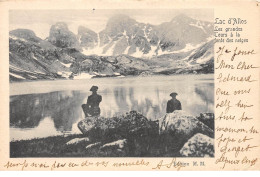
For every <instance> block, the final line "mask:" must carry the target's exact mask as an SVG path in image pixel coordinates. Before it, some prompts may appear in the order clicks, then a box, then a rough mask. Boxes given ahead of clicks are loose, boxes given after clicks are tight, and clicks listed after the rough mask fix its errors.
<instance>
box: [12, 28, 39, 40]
mask: <svg viewBox="0 0 260 177" xmlns="http://www.w3.org/2000/svg"><path fill="white" fill-rule="evenodd" d="M9 34H10V35H13V36H16V37H19V38H23V39H26V40H30V41H33V42H37V41H39V39H40V38H38V37H37V36H36V35H35V33H34V32H33V31H32V30H29V29H16V30H12V31H10V32H9Z"/></svg>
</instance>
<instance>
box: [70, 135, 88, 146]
mask: <svg viewBox="0 0 260 177" xmlns="http://www.w3.org/2000/svg"><path fill="white" fill-rule="evenodd" d="M88 141H89V138H88V137H85V138H74V139H72V140H70V141H68V142H67V143H66V145H77V144H79V143H83V142H88Z"/></svg>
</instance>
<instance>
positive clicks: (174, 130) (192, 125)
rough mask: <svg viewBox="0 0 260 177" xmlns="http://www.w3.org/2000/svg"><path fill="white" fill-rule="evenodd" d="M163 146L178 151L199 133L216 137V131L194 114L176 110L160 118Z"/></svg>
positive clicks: (167, 149) (169, 150) (171, 150)
mask: <svg viewBox="0 0 260 177" xmlns="http://www.w3.org/2000/svg"><path fill="white" fill-rule="evenodd" d="M159 127H160V130H159V131H160V139H161V143H160V144H161V146H162V147H165V149H166V151H167V152H177V151H178V150H180V148H181V147H182V146H183V145H184V143H186V142H187V141H188V140H189V139H190V138H191V137H192V136H194V135H195V134H197V133H202V134H205V135H207V136H209V137H212V138H213V137H214V131H213V130H212V129H211V128H209V127H208V126H207V125H205V124H203V123H202V122H200V121H199V120H198V119H197V118H195V117H194V116H191V115H189V114H187V113H186V112H185V111H183V110H176V111H174V112H173V113H169V114H166V115H165V116H164V117H162V118H160V119H159Z"/></svg>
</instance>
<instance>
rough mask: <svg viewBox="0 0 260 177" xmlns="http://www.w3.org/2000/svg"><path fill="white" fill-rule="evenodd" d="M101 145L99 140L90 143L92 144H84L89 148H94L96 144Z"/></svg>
mask: <svg viewBox="0 0 260 177" xmlns="http://www.w3.org/2000/svg"><path fill="white" fill-rule="evenodd" d="M100 145H101V142H96V143H92V144H89V145H87V146H86V149H87V150H88V149H91V148H94V147H97V146H100Z"/></svg>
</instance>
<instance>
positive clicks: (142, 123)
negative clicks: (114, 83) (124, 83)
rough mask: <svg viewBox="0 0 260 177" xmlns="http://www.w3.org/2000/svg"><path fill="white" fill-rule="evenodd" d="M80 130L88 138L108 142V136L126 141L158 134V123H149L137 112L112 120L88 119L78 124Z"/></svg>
mask: <svg viewBox="0 0 260 177" xmlns="http://www.w3.org/2000/svg"><path fill="white" fill-rule="evenodd" d="M78 128H79V129H80V131H81V132H82V133H83V134H85V135H87V136H88V137H91V138H94V139H99V138H105V139H106V140H107V137H108V136H113V137H115V136H116V139H121V138H122V139H124V138H126V137H128V136H133V135H138V136H145V135H150V134H151V133H152V132H153V133H155V134H158V123H156V122H154V121H149V120H148V119H147V118H146V117H144V116H143V115H142V114H139V113H137V112H136V111H131V112H130V113H126V114H125V115H121V116H117V117H112V118H103V117H87V118H85V119H84V120H81V121H80V122H79V123H78ZM120 137H121V138H120ZM111 138H112V137H111Z"/></svg>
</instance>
